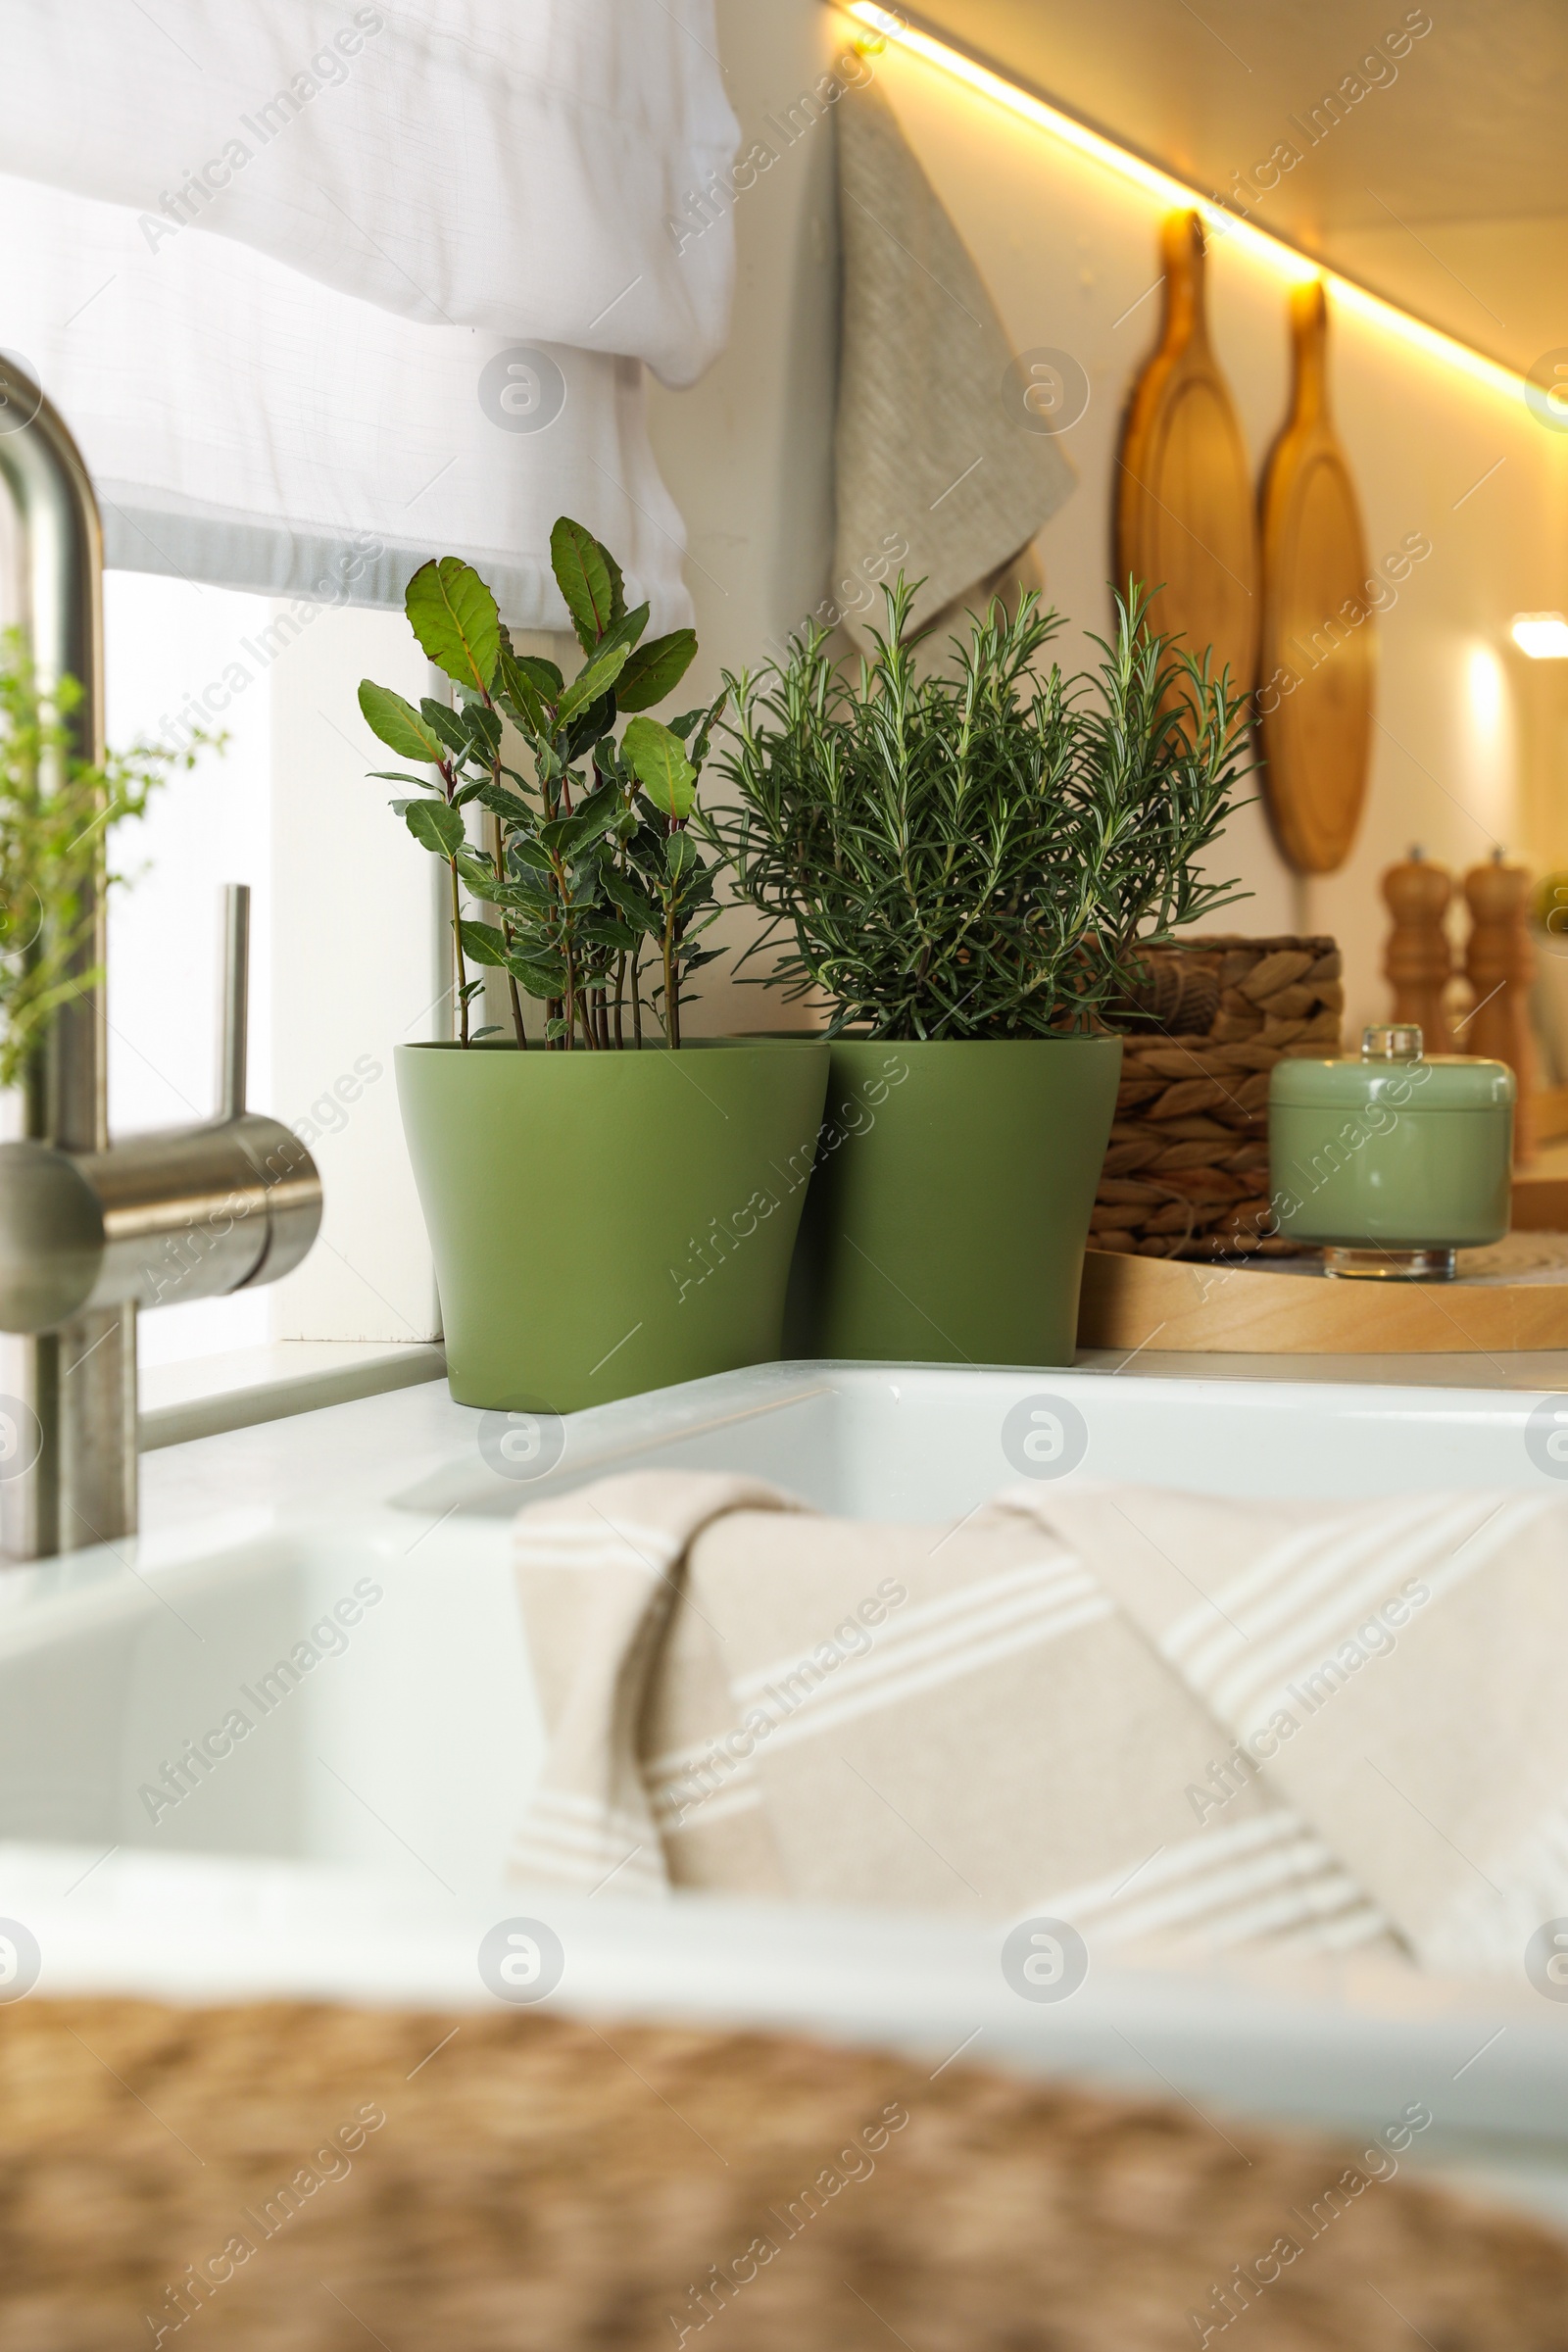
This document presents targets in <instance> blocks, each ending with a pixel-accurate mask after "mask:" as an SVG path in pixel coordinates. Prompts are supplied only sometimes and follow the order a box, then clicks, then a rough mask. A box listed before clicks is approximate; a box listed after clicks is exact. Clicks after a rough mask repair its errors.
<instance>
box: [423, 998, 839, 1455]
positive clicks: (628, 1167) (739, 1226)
mask: <svg viewBox="0 0 1568 2352" xmlns="http://www.w3.org/2000/svg"><path fill="white" fill-rule="evenodd" d="M827 1074H828V1049H827V1047H826V1046H825V1045H824V1044H821V1043H819V1042H818V1041H816V1040H814V1039H799V1040H789V1041H784V1040H778V1041H766V1042H762V1041H758V1042H753V1041H751V1040H740V1041H737V1042H734V1043H730V1042H728V1041H725V1042H717V1041H713V1042H708V1041H704V1042H702V1043H699V1044H696V1045H689V1046H685V1047H683V1048H682V1050H681V1051H680V1052H679V1053H678V1054H666V1053H664V1052H663V1051H662V1049H652V1050H645V1051H643V1052H642V1053H640V1054H639V1053H623V1054H585V1053H580V1052H579V1053H574V1054H545V1053H535V1052H529V1053H518V1052H517V1050H516V1049H515V1047H513V1046H508V1045H497V1046H488V1045H486V1046H478V1047H471V1048H469V1050H468V1051H467V1052H464V1051H463V1049H462V1048H461V1047H458V1046H453V1045H421V1046H402V1047H400V1048H399V1049H398V1053H397V1075H398V1100H399V1103H400V1104H401V1106H402V1111H403V1125H404V1130H405V1133H406V1134H407V1137H408V1143H409V1153H410V1156H411V1158H412V1159H413V1162H414V1175H415V1181H416V1183H417V1186H418V1190H419V1202H420V1206H421V1207H422V1208H423V1211H424V1221H425V1225H426V1228H427V1229H428V1232H429V1235H430V1247H431V1250H432V1252H433V1254H434V1257H435V1269H436V1280H437V1283H438V1284H439V1287H440V1292H441V1311H442V1318H443V1322H444V1326H445V1330H446V1344H447V1372H448V1378H449V1379H450V1381H451V1385H452V1394H453V1396H454V1397H456V1398H457V1400H458V1402H459V1403H460V1404H473V1405H480V1406H483V1407H485V1408H487V1409H490V1410H494V1411H505V1412H515V1411H519V1410H534V1411H537V1410H539V1409H541V1408H548V1409H550V1410H552V1411H555V1412H558V1413H567V1412H573V1411H576V1410H577V1409H578V1408H579V1407H581V1406H583V1405H589V1404H605V1403H608V1402H609V1401H610V1400H611V1398H612V1397H630V1396H635V1395H637V1394H639V1393H640V1392H641V1391H643V1390H645V1389H658V1388H664V1387H666V1386H668V1385H669V1384H671V1383H672V1382H675V1381H681V1380H698V1379H701V1378H702V1377H703V1376H704V1375H705V1374H707V1373H711V1372H728V1371H732V1370H734V1369H735V1368H736V1367H737V1366H738V1365H741V1364H755V1363H762V1362H765V1361H767V1360H768V1359H769V1358H771V1357H775V1356H777V1354H778V1353H779V1347H780V1336H781V1329H782V1323H783V1313H784V1298H785V1289H786V1285H787V1282H788V1278H789V1266H790V1255H791V1251H792V1249H793V1247H794V1242H795V1234H796V1228H797V1226H798V1224H799V1222H800V1214H801V1204H802V1202H803V1201H804V1199H805V1195H806V1187H807V1182H808V1179H809V1173H810V1167H811V1157H812V1152H813V1150H814V1147H815V1142H816V1134H817V1128H818V1125H819V1123H820V1120H821V1115H822V1099H823V1093H824V1090H825V1088H826V1084H827Z"/></svg>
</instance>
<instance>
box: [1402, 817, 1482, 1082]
mask: <svg viewBox="0 0 1568 2352" xmlns="http://www.w3.org/2000/svg"><path fill="white" fill-rule="evenodd" d="M1452 896H1453V876H1452V875H1451V874H1450V873H1449V871H1448V869H1447V867H1446V865H1437V864H1434V862H1433V861H1432V859H1431V858H1428V856H1427V854H1426V852H1425V851H1424V850H1423V849H1421V848H1420V847H1419V846H1417V847H1415V848H1413V849H1412V850H1411V852H1410V855H1409V857H1408V858H1406V860H1405V862H1404V863H1403V864H1402V865H1391V866H1390V867H1389V870H1388V872H1387V873H1386V874H1385V875H1384V877H1383V897H1384V900H1385V902H1386V904H1387V906H1388V908H1389V912H1390V913H1391V914H1392V915H1393V917H1394V928H1393V930H1392V931H1391V932H1390V933H1389V942H1388V946H1387V948H1386V949H1385V951H1384V956H1383V976H1384V978H1385V979H1386V980H1387V981H1388V983H1389V985H1390V987H1391V988H1392V989H1393V991H1394V1021H1395V1025H1396V1027H1397V1028H1406V1027H1412V1026H1413V1027H1415V1028H1417V1029H1419V1030H1420V1032H1421V1034H1422V1036H1423V1038H1424V1039H1425V1040H1426V1050H1427V1052H1428V1053H1429V1054H1451V1053H1452V1052H1453V1033H1452V1031H1451V1030H1450V1029H1449V1027H1448V1013H1447V1007H1446V1005H1445V1004H1444V1001H1443V1000H1444V991H1445V990H1446V987H1447V985H1448V983H1449V981H1450V980H1451V979H1452V977H1453V954H1452V951H1451V949H1450V948H1449V946H1448V934H1447V930H1446V925H1445V922H1444V917H1445V916H1446V913H1447V911H1448V901H1449V900H1450V899H1451V898H1452ZM1470 1051H1474V1049H1473V1048H1472V1049H1470Z"/></svg>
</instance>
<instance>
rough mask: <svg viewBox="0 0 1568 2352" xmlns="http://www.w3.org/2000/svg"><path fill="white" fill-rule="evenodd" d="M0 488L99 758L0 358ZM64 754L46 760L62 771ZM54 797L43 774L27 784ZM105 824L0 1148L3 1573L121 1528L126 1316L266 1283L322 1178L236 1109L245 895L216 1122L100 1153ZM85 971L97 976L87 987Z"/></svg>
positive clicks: (71, 505)
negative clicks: (7, 1564) (67, 975)
mask: <svg viewBox="0 0 1568 2352" xmlns="http://www.w3.org/2000/svg"><path fill="white" fill-rule="evenodd" d="M0 479H3V480H4V482H5V484H6V486H7V488H8V489H9V490H10V492H11V496H12V499H13V501H14V503H15V506H16V510H17V516H18V520H19V523H20V526H21V546H22V570H23V589H24V607H25V628H26V634H27V638H28V641H29V645H30V649H31V654H32V660H33V665H34V669H35V672H36V674H37V678H38V681H39V684H40V686H42V687H43V688H44V689H45V690H47V689H48V688H49V687H51V686H54V685H56V684H58V682H59V680H60V679H61V678H62V677H66V676H70V677H73V678H74V679H75V680H76V682H77V683H78V685H79V686H80V687H81V689H82V694H81V700H80V702H79V704H78V705H77V706H76V708H75V710H74V711H73V714H72V722H71V723H72V727H73V741H72V745H71V750H72V752H73V755H74V756H75V757H76V758H77V759H78V760H86V761H89V762H92V763H94V764H97V763H98V762H100V761H101V760H102V758H103V749H104V661H103V633H104V632H103V532H102V527H101V525H100V522H99V516H98V502H97V499H96V498H95V497H94V495H93V487H92V482H91V479H90V477H89V475H88V472H87V468H86V466H85V465H84V464H83V463H82V458H81V453H80V451H79V450H78V449H77V447H76V444H75V442H74V441H73V438H72V436H71V433H70V431H69V430H68V428H67V426H66V424H65V422H64V421H63V419H62V418H61V417H59V415H58V414H57V413H56V411H55V410H54V409H53V408H52V407H51V406H50V404H49V402H48V401H47V400H46V399H45V398H44V395H43V393H42V391H41V390H40V389H39V387H38V386H37V385H36V384H34V383H33V382H31V380H30V379H29V378H28V377H27V376H26V375H25V373H24V372H23V371H22V370H21V369H20V368H17V367H16V366H15V365H14V363H13V362H12V361H10V360H8V359H7V358H6V357H5V355H4V354H3V353H0ZM64 756H65V755H63V754H62V755H54V757H64ZM42 783H43V786H44V789H45V790H46V791H47V790H49V789H51V778H50V776H49V775H48V774H47V773H46V774H45V775H44V777H43V778H42ZM105 831H106V827H105V826H103V825H99V826H98V827H97V828H96V830H95V837H94V838H95V850H94V863H93V866H92V868H91V871H90V873H89V875H88V876H87V877H86V881H85V885H84V888H83V889H82V891H81V892H80V893H79V894H78V906H79V909H80V911H82V912H85V913H88V914H89V915H90V921H89V924H88V926H87V931H86V936H85V938H84V939H83V940H82V942H81V945H80V947H79V948H78V949H77V950H76V951H75V956H74V958H73V967H68V969H71V968H73V973H74V977H75V978H76V979H77V981H78V983H81V982H85V985H82V986H80V987H79V991H78V993H77V994H76V995H75V996H74V997H73V999H72V1001H71V1002H70V1003H69V1004H66V1005H62V1006H60V1007H58V1008H57V1009H56V1011H55V1013H54V1015H53V1017H52V1019H51V1020H50V1023H49V1027H48V1034H47V1038H46V1041H45V1043H44V1045H43V1047H42V1049H41V1051H40V1053H39V1054H38V1056H37V1059H36V1063H35V1066H34V1069H33V1071H32V1073H31V1076H30V1078H29V1082H28V1088H27V1103H26V1137H25V1141H22V1142H18V1143H12V1144H0V1333H3V1334H5V1335H6V1336H5V1337H4V1340H3V1341H0V1560H7V1559H9V1560H12V1561H17V1560H33V1559H41V1558H46V1557H48V1556H50V1555H51V1554H53V1553H56V1552H61V1551H75V1550H80V1549H83V1548H85V1547H87V1546H89V1545H91V1544H113V1543H115V1542H117V1541H118V1540H119V1539H121V1538H122V1537H124V1536H129V1535H133V1534H134V1533H135V1529H136V1446H137V1397H136V1314H137V1309H138V1306H140V1305H146V1306H157V1305H162V1304H172V1303H174V1302H175V1301H176V1300H178V1299H199V1298H213V1297H216V1296H220V1295H221V1294H223V1293H225V1292H229V1291H233V1290H237V1289H240V1288H241V1287H242V1286H244V1285H247V1284H259V1283H264V1282H275V1281H277V1280H278V1279H279V1278H280V1277H281V1276H282V1275H284V1274H286V1273H288V1272H289V1271H290V1269H291V1268H292V1267H293V1266H296V1265H297V1264H298V1263H299V1262H300V1260H301V1259H302V1258H303V1257H304V1256H305V1254H306V1252H307V1251H308V1250H310V1248H311V1246H312V1244H313V1243H314V1242H315V1239H316V1235H317V1231H318V1229H319V1225H320V1221H321V1180H320V1177H319V1174H318V1173H317V1169H316V1163H315V1161H314V1160H313V1159H312V1157H311V1155H310V1153H309V1152H307V1151H306V1149H305V1147H304V1145H303V1144H302V1143H301V1142H300V1141H299V1139H298V1137H297V1136H295V1135H294V1134H292V1133H291V1131H290V1130H289V1129H288V1128H286V1127H283V1126H281V1125H279V1123H278V1122H277V1121H276V1120H275V1119H270V1118H267V1117H265V1116H264V1115H263V1114H261V1113H259V1112H254V1111H249V1110H247V1109H246V1106H245V1075H246V1072H245V1062H246V1051H245V1032H246V1001H247V949H248V944H249V935H250V934H249V906H250V902H249V893H248V892H247V891H245V890H243V889H239V888H236V889H232V890H231V891H230V892H229V894H228V899H227V905H226V937H225V943H224V963H223V997H224V1005H223V1017H222V1053H221V1064H220V1072H219V1088H218V1115H217V1117H216V1119H213V1120H211V1121H204V1122H202V1123H201V1124H200V1125H198V1126H196V1127H191V1128H172V1129H168V1130H166V1131H163V1132H161V1133H159V1134H155V1135H145V1136H135V1137H132V1138H131V1139H130V1140H129V1141H128V1142H126V1143H124V1144H122V1145H121V1146H119V1147H118V1149H111V1146H110V1140H109V1117H108V1069H107V1061H108V1055H107V1048H106V1039H107V1035H108V1029H107V1024H106V1021H105V1017H104V1002H103V997H104V981H103V972H104V967H105V963H106V961H107V956H106V949H107V929H106V924H105V919H104V873H105V867H104V850H103V840H104V834H105ZM91 975H96V977H90V976H91Z"/></svg>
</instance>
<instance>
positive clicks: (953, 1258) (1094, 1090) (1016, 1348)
mask: <svg viewBox="0 0 1568 2352" xmlns="http://www.w3.org/2000/svg"><path fill="white" fill-rule="evenodd" d="M832 1054H833V1060H832V1071H831V1075H830V1078H829V1082H828V1095H827V1109H826V1112H825V1114H824V1123H823V1131H822V1139H821V1144H820V1147H819V1150H818V1155H817V1167H816V1173H815V1175H814V1176H813V1178H812V1180H811V1192H810V1199H809V1202H808V1205H807V1213H806V1219H805V1223H804V1225H803V1228H802V1233H801V1241H800V1244H799V1247H798V1250H797V1261H796V1271H795V1278H794V1283H793V1286H792V1296H791V1313H790V1328H789V1332H788V1335H787V1338H786V1342H785V1345H786V1348H787V1351H788V1352H790V1353H792V1354H794V1353H800V1354H807V1355H825V1356H858V1357H870V1358H874V1359H877V1360H881V1361H885V1362H900V1361H906V1360H910V1359H912V1360H914V1361H916V1362H926V1363H974V1364H1068V1363H1071V1361H1072V1358H1073V1352H1074V1348H1075V1346H1076V1340H1077V1324H1078V1289H1079V1283H1080V1281H1081V1279H1082V1275H1083V1262H1084V1250H1085V1246H1086V1244H1087V1241H1088V1237H1089V1215H1090V1211H1091V1209H1092V1208H1093V1206H1094V1200H1095V1187H1096V1184H1097V1183H1098V1181H1099V1178H1100V1170H1101V1163H1102V1161H1103V1158H1104V1156H1105V1145H1106V1142H1107V1140H1108V1138H1109V1134H1110V1122H1111V1119H1112V1117H1113V1115H1114V1112H1115V1105H1116V1084H1117V1079H1118V1077H1119V1075H1120V1071H1121V1042H1120V1040H1119V1039H1117V1038H1114V1037H1054V1038H1026V1039H1019V1040H1017V1041H1013V1042H999V1043H993V1042H992V1041H990V1040H967V1039H957V1040H953V1041H951V1042H950V1041H946V1040H942V1041H937V1042H935V1043H930V1044H908V1045H901V1044H898V1043H894V1042H883V1041H877V1042H868V1041H865V1040H861V1039H846V1038H840V1039H837V1040H836V1041H835V1042H834V1045H833V1048H832Z"/></svg>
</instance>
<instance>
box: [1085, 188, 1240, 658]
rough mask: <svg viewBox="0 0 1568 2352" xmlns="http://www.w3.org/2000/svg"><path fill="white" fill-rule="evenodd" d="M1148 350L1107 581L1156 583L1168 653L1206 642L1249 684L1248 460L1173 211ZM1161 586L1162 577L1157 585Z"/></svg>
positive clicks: (1126, 449)
mask: <svg viewBox="0 0 1568 2352" xmlns="http://www.w3.org/2000/svg"><path fill="white" fill-rule="evenodd" d="M1160 244H1161V252H1162V256H1163V260H1164V265H1165V316H1164V323H1163V326H1162V329H1161V333H1160V341H1159V348H1158V350H1157V351H1156V352H1155V353H1154V356H1153V358H1152V360H1151V361H1150V363H1149V365H1148V367H1147V368H1145V369H1144V372H1143V374H1142V375H1141V376H1140V377H1139V379H1138V381H1137V383H1136V384H1135V385H1134V387H1133V394H1132V399H1131V402H1130V403H1129V406H1128V410H1127V417H1126V422H1125V424H1124V426H1123V428H1122V443H1121V451H1120V455H1119V458H1118V472H1117V476H1116V586H1117V587H1118V588H1119V589H1121V590H1123V591H1125V589H1126V586H1127V581H1128V578H1129V576H1131V577H1132V578H1133V579H1135V580H1138V581H1139V582H1141V584H1142V585H1143V586H1144V587H1145V588H1150V589H1153V588H1157V589H1158V591H1159V592H1158V594H1157V595H1156V597H1155V599H1154V605H1153V614H1152V617H1153V621H1154V625H1155V627H1156V628H1158V629H1160V630H1162V631H1163V632H1164V634H1165V635H1167V636H1175V637H1177V638H1178V640H1179V642H1178V647H1177V650H1178V651H1179V652H1187V653H1192V654H1196V655H1199V656H1201V654H1202V652H1203V649H1204V647H1205V646H1212V647H1213V649H1214V669H1215V671H1216V673H1217V672H1218V670H1219V669H1220V668H1221V667H1222V666H1225V665H1228V666H1229V669H1230V673H1231V684H1232V686H1233V688H1234V689H1235V690H1236V691H1237V692H1238V693H1244V694H1245V693H1247V692H1248V691H1249V690H1250V687H1251V686H1252V684H1253V681H1254V678H1255V675H1256V666H1257V645H1258V627H1259V615H1260V611H1261V593H1260V588H1259V563H1258V546H1257V523H1256V519H1255V515H1254V512H1253V505H1252V486H1251V468H1250V465H1249V464H1248V458H1247V445H1246V443H1245V442H1244V441H1243V439H1242V428H1241V426H1240V424H1239V423H1238V422H1237V417H1236V410H1235V408H1234V406H1233V404H1232V401H1231V396H1230V391H1229V388H1228V387H1227V385H1226V382H1225V378H1224V377H1223V376H1222V375H1221V373H1220V371H1219V368H1218V365H1217V363H1216V361H1215V358H1214V354H1213V352H1212V351H1211V350H1210V348H1209V341H1208V324H1207V320H1206V319H1205V316H1204V309H1203V233H1202V224H1201V221H1200V220H1199V217H1198V215H1197V214H1196V213H1172V214H1171V215H1170V216H1169V217H1168V219H1167V220H1166V221H1165V225H1164V228H1163V230H1162V232H1161V238H1160ZM1161 583H1163V584H1162V585H1161Z"/></svg>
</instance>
